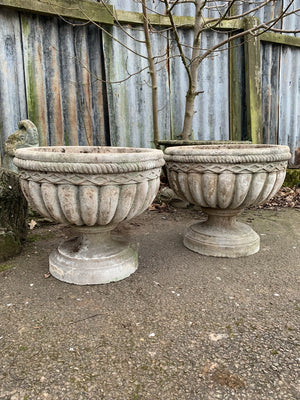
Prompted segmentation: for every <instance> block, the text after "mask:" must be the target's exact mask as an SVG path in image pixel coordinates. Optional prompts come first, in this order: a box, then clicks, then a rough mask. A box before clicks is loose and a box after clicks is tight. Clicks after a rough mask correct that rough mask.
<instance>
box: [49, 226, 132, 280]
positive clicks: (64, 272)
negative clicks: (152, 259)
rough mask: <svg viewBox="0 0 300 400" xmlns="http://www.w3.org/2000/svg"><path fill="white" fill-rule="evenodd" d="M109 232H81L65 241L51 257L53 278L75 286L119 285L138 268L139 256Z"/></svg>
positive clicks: (101, 229) (87, 229) (96, 230)
mask: <svg viewBox="0 0 300 400" xmlns="http://www.w3.org/2000/svg"><path fill="white" fill-rule="evenodd" d="M111 229H113V227H110V228H101V227H97V228H96V227H92V228H88V227H85V228H80V229H79V233H80V236H78V237H75V238H72V239H69V240H66V241H65V242H63V243H62V244H60V245H59V246H58V248H57V249H56V250H54V251H53V252H52V253H51V254H50V256H49V265H50V267H49V270H50V273H51V275H52V276H54V277H55V278H57V279H59V280H61V281H63V282H68V283H73V284H76V285H95V284H102V283H109V282H116V281H120V280H122V279H124V278H127V277H128V276H129V275H131V274H132V273H133V272H135V270H136V269H137V267H138V253H137V251H136V250H135V249H134V248H133V247H132V246H129V245H128V243H126V242H124V241H121V240H116V239H115V238H112V237H111V235H110V230H111Z"/></svg>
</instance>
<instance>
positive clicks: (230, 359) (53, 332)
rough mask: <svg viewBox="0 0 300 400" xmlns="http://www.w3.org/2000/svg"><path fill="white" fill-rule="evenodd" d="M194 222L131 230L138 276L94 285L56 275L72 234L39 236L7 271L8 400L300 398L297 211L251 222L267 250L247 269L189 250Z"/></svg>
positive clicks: (187, 218) (161, 222)
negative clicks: (59, 252) (53, 263)
mask: <svg viewBox="0 0 300 400" xmlns="http://www.w3.org/2000/svg"><path fill="white" fill-rule="evenodd" d="M198 218H199V215H198V214H197V212H195V211H192V210H181V211H176V212H174V213H170V212H162V213H158V212H156V211H148V212H146V213H144V214H143V215H142V216H140V217H138V218H136V219H135V220H133V221H131V222H126V223H123V224H122V225H121V227H120V229H119V231H120V233H122V234H125V235H127V236H128V237H129V239H130V240H131V241H132V242H133V243H139V268H138V270H137V271H136V272H135V273H134V274H133V275H132V276H130V277H129V278H127V279H125V280H123V281H121V282H117V283H111V284H107V285H98V286H75V285H70V284H66V283H63V282H60V281H58V280H56V279H54V278H53V277H51V276H49V274H48V254H49V252H50V251H51V250H52V249H54V248H55V246H57V244H58V243H59V242H60V241H61V240H62V239H63V238H64V237H68V236H69V235H70V234H71V232H70V229H68V228H65V227H62V226H61V225H51V224H42V225H41V226H40V227H36V228H35V229H33V230H32V231H31V232H30V235H29V238H28V242H27V243H26V245H25V247H24V251H23V253H22V254H21V255H20V256H18V257H15V258H13V259H11V260H9V261H7V262H6V263H4V264H1V265H0V270H2V272H0V399H1V400H9V399H10V400H19V399H20V400H31V399H32V400H39V399H51V400H52V399H53V400H60V399H61V400H80V399H91V400H100V399H105V400H109V399H112V400H138V399H143V400H150V399H151V400H202V399H203V400H214V399H229V400H233V399H249V400H250V399H251V400H252V399H253V400H260V399H270V400H275V399H289V400H291V399H299V398H300V381H299V365H300V354H299V350H298V349H297V345H298V344H299V342H298V340H299V326H300V324H299V311H300V305H299V302H298V303H297V298H299V266H300V211H299V209H298V210H297V209H287V210H284V209H282V210H279V211H270V210H250V211H247V212H245V213H244V214H243V215H242V216H241V218H240V220H243V221H245V222H247V223H249V224H250V225H251V226H252V227H253V228H254V229H255V230H256V232H257V233H259V235H260V237H261V250H260V252H259V253H257V254H255V255H252V256H249V257H246V258H239V259H222V258H213V257H205V256H201V255H199V254H196V253H193V252H191V251H189V250H187V249H186V248H185V247H184V246H183V244H182V236H183V232H184V227H185V226H186V225H188V224H189V223H191V222H193V221H194V220H196V219H198ZM297 280H298V281H297Z"/></svg>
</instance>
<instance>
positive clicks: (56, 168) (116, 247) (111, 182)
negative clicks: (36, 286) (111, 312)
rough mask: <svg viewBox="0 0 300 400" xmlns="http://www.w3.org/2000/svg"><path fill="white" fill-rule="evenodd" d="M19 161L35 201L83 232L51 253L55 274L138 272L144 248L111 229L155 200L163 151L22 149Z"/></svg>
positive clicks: (73, 277)
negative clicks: (117, 236)
mask: <svg viewBox="0 0 300 400" xmlns="http://www.w3.org/2000/svg"><path fill="white" fill-rule="evenodd" d="M14 163H15V164H16V166H17V167H18V169H19V174H20V183H21V187H22V190H23V192H24V195H25V197H26V198H27V200H28V202H29V204H30V205H31V207H32V208H33V209H34V210H35V211H37V212H39V213H40V214H41V215H43V216H44V217H46V218H48V219H50V220H54V221H56V222H58V223H62V224H69V225H72V226H73V227H74V228H75V229H76V231H77V233H78V236H77V237H75V238H73V239H69V240H67V241H65V242H64V243H61V244H60V245H59V247H58V248H57V249H56V250H54V251H53V252H52V253H51V254H50V257H49V264H50V272H51V274H52V275H53V276H54V277H56V278H58V279H60V280H62V281H65V282H69V283H75V284H79V285H84V284H99V283H108V282H112V281H118V280H121V279H124V278H126V277H128V276H129V275H131V274H132V273H133V272H134V271H135V270H136V268H137V266H138V255H137V251H136V250H135V249H134V248H133V247H132V246H129V245H128V244H127V243H126V242H123V241H120V240H116V239H115V238H113V237H111V235H110V233H111V231H112V230H113V229H114V228H115V227H116V226H117V225H118V223H119V222H121V221H123V220H129V219H131V218H133V217H135V216H137V215H139V214H141V213H142V212H143V211H145V210H146V209H147V208H148V207H149V205H150V204H151V202H152V201H153V199H154V198H155V196H156V194H157V191H158V188H159V184H160V173H161V167H162V166H163V165H164V159H163V152H162V151H161V150H154V149H140V148H125V147H92V146H82V147H81V146H70V147H69V146H61V147H39V148H28V149H18V150H17V151H16V155H15V159H14Z"/></svg>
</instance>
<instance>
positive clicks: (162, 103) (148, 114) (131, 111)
mask: <svg viewBox="0 0 300 400" xmlns="http://www.w3.org/2000/svg"><path fill="white" fill-rule="evenodd" d="M110 33H111V34H112V35H113V37H114V38H116V39H117V40H118V41H119V42H122V43H123V44H126V46H127V48H125V47H124V46H123V45H121V44H120V43H118V42H116V41H115V40H111V38H110V37H109V36H108V35H103V39H104V54H105V67H106V79H107V81H108V84H107V90H108V107H109V123H110V135H111V143H112V145H114V146H138V147H139V146H141V147H151V146H153V122H152V94H151V93H152V92H151V81H150V75H149V73H148V68H147V66H148V60H147V58H146V55H147V53H146V48H145V44H144V43H143V41H144V32H143V29H141V28H140V27H139V28H135V29H133V28H127V27H126V28H123V29H120V28H119V27H113V28H111V29H110ZM129 35H130V36H129ZM151 36H152V45H153V54H154V56H159V59H160V60H161V59H162V60H163V59H164V55H165V52H166V48H167V39H166V38H165V37H164V36H162V35H160V33H159V31H154V33H152V35H151ZM133 38H134V39H133ZM135 39H137V40H138V41H137V40H135ZM128 48H130V49H132V50H133V51H134V52H131V51H128ZM141 56H142V57H141ZM157 60H158V58H157ZM130 76H131V77H130ZM114 82H115V83H114ZM157 86H158V100H159V105H158V110H159V112H158V118H159V130H160V138H161V139H165V138H167V137H168V136H167V135H168V133H169V131H170V128H169V115H170V114H169V90H168V74H167V66H166V63H165V62H161V63H159V64H157Z"/></svg>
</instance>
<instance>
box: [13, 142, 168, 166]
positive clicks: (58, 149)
mask: <svg viewBox="0 0 300 400" xmlns="http://www.w3.org/2000/svg"><path fill="white" fill-rule="evenodd" d="M15 156H16V157H17V158H19V159H23V160H33V161H40V162H71V163H128V162H138V161H152V160H157V159H159V158H163V152H162V150H159V149H150V148H139V147H116V146H115V147H114V146H41V147H34V148H33V147H31V148H22V149H17V150H16V154H15Z"/></svg>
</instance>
